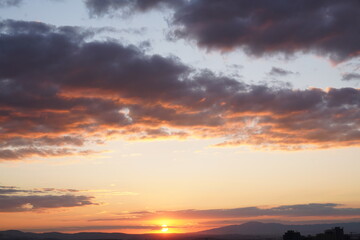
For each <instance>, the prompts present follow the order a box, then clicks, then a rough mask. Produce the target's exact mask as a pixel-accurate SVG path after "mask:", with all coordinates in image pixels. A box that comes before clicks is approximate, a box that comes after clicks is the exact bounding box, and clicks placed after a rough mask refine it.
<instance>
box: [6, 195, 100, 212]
mask: <svg viewBox="0 0 360 240" xmlns="http://www.w3.org/2000/svg"><path fill="white" fill-rule="evenodd" d="M93 204H94V203H93V202H92V197H88V196H75V195H60V196H57V195H56V196H55V195H45V196H7V195H0V212H24V211H33V210H41V209H49V208H64V207H79V206H86V205H93Z"/></svg>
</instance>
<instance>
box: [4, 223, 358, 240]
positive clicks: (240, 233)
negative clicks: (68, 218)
mask: <svg viewBox="0 0 360 240" xmlns="http://www.w3.org/2000/svg"><path fill="white" fill-rule="evenodd" d="M338 226H339V227H343V228H344V231H345V233H350V232H355V233H360V222H354V223H333V224H311V225H285V224H279V223H261V222H248V223H244V224H241V225H231V226H226V227H220V228H214V229H210V230H206V231H201V232H197V233H186V234H160V235H159V234H125V233H101V232H81V233H73V234H70V233H59V232H48V233H31V232H21V231H17V230H8V231H0V240H115V239H116V240H121V239H122V240H144V239H147V240H157V239H168V240H170V239H171V240H200V239H210V240H220V239H222V240H224V239H229V240H232V239H242V240H259V239H264V238H263V236H266V239H270V240H271V239H272V240H276V239H279V237H280V236H282V235H283V234H284V233H285V232H286V231H288V230H295V231H299V232H300V233H301V234H302V235H309V234H310V235H315V234H317V233H322V232H324V231H325V230H327V229H330V228H333V227H338Z"/></svg>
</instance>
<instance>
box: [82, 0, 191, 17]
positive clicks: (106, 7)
mask: <svg viewBox="0 0 360 240" xmlns="http://www.w3.org/2000/svg"><path fill="white" fill-rule="evenodd" d="M183 2H184V1H183V0H85V5H86V6H87V8H88V9H89V13H90V16H98V17H99V16H104V15H106V14H110V15H113V14H114V13H115V11H116V10H122V11H124V9H126V10H127V12H128V14H131V12H136V11H138V12H145V11H148V10H151V9H154V8H161V7H170V8H172V7H179V6H181V5H182V4H183Z"/></svg>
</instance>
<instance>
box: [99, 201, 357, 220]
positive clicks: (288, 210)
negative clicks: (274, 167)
mask: <svg viewBox="0 0 360 240" xmlns="http://www.w3.org/2000/svg"><path fill="white" fill-rule="evenodd" d="M130 214H132V215H133V216H136V217H137V218H138V219H153V218H158V217H168V218H171V217H173V218H189V219H214V218H219V219H236V218H251V217H264V216H270V217H274V216H279V217H281V216H287V217H325V216H332V217H336V216H359V215H360V208H344V207H342V206H341V205H339V204H335V203H310V204H297V205H283V206H279V207H273V208H260V207H244V208H230V209H205V210H199V209H188V210H178V211H155V212H149V211H141V212H132V213H130ZM100 221H104V219H102V220H100Z"/></svg>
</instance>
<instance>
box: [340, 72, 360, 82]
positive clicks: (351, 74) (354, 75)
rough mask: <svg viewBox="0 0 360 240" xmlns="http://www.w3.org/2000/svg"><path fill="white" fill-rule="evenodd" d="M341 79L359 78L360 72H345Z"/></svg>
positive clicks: (351, 79)
mask: <svg viewBox="0 0 360 240" xmlns="http://www.w3.org/2000/svg"><path fill="white" fill-rule="evenodd" d="M342 80H343V81H353V80H357V81H358V80H360V74H359V73H346V74H344V76H343V78H342Z"/></svg>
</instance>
